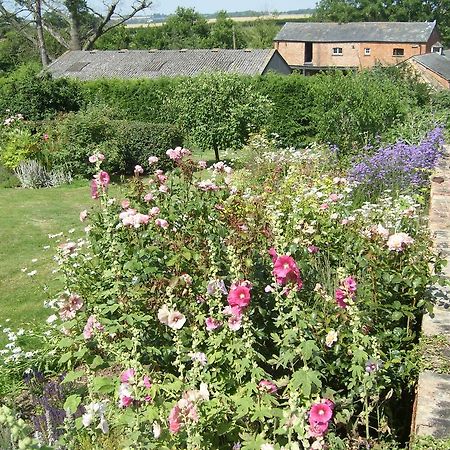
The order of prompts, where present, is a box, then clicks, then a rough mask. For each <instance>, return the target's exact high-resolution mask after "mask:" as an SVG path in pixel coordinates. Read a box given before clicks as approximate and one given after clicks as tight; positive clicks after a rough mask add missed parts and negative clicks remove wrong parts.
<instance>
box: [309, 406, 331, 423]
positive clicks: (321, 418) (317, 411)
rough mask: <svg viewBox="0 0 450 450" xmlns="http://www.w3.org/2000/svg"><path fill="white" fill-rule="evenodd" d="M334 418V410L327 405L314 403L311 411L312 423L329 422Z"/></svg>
mask: <svg viewBox="0 0 450 450" xmlns="http://www.w3.org/2000/svg"><path fill="white" fill-rule="evenodd" d="M331 417H333V411H332V409H331V408H330V407H329V406H328V405H327V404H325V403H314V405H312V406H311V409H310V410H309V419H310V422H311V421H312V422H318V423H324V422H329V421H330V420H331Z"/></svg>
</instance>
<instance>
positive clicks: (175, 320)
mask: <svg viewBox="0 0 450 450" xmlns="http://www.w3.org/2000/svg"><path fill="white" fill-rule="evenodd" d="M185 323H186V317H185V316H184V315H183V314H181V313H180V312H179V311H171V312H170V313H169V315H168V317H167V326H168V327H169V328H172V330H180V329H181V328H183V325H184V324H185Z"/></svg>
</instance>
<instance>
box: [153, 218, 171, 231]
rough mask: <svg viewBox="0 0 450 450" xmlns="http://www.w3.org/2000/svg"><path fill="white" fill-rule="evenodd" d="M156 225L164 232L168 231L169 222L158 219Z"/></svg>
mask: <svg viewBox="0 0 450 450" xmlns="http://www.w3.org/2000/svg"><path fill="white" fill-rule="evenodd" d="M155 225H156V226H157V227H160V228H162V229H163V230H167V228H169V222H167V220H165V219H156V220H155Z"/></svg>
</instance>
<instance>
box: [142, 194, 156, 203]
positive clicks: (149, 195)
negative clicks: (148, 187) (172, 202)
mask: <svg viewBox="0 0 450 450" xmlns="http://www.w3.org/2000/svg"><path fill="white" fill-rule="evenodd" d="M153 198H154V197H153V194H152V193H151V192H149V193H148V194H145V195H144V201H145V202H151V201H152V200H153Z"/></svg>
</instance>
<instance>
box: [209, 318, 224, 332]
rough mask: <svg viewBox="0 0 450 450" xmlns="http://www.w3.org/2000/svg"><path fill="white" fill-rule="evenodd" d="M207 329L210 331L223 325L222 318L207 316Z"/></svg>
mask: <svg viewBox="0 0 450 450" xmlns="http://www.w3.org/2000/svg"><path fill="white" fill-rule="evenodd" d="M205 324H206V329H207V330H208V331H214V330H217V329H218V328H220V327H221V326H222V322H221V321H220V320H216V319H214V318H213V317H207V318H206V320H205Z"/></svg>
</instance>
